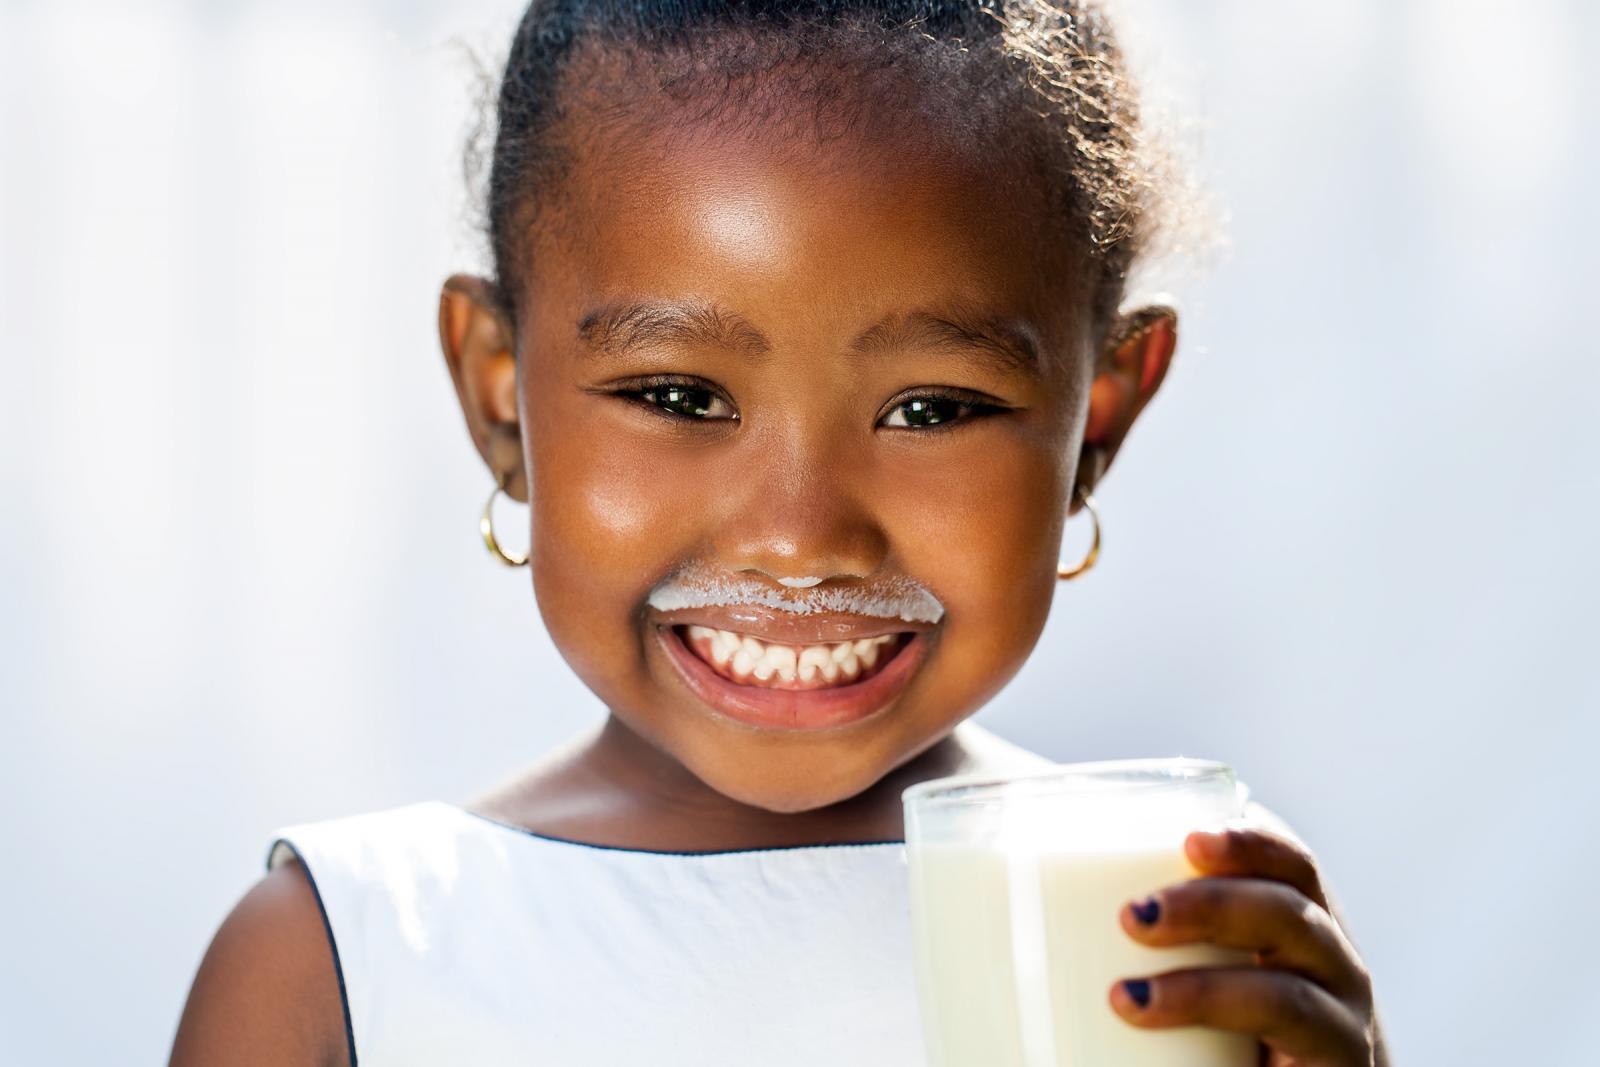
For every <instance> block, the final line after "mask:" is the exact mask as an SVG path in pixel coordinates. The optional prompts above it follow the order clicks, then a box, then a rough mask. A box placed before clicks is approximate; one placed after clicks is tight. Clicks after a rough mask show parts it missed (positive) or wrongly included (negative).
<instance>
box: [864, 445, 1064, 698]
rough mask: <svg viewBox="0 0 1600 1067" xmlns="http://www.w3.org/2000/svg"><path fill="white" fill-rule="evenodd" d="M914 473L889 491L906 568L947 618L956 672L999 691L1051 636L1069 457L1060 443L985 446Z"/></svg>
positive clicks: (948, 648) (909, 470) (947, 651)
mask: <svg viewBox="0 0 1600 1067" xmlns="http://www.w3.org/2000/svg"><path fill="white" fill-rule="evenodd" d="M954 451H955V450H954V448H952V458H951V460H950V461H949V462H933V461H932V458H931V457H930V461H929V462H927V463H925V464H917V465H915V466H912V465H907V466H906V467H905V469H904V472H903V473H902V476H901V477H900V478H898V479H897V480H896V483H895V488H894V489H893V490H892V491H893V492H894V494H895V497H896V504H895V511H896V513H898V514H901V515H903V516H909V517H910V519H909V521H907V522H905V523H903V524H902V527H901V533H902V536H901V538H900V543H901V546H902V552H903V565H904V566H905V567H906V569H907V570H909V571H910V572H911V573H912V574H914V575H916V576H917V577H918V578H920V579H922V580H923V581H925V582H927V583H928V584H929V585H930V587H931V588H933V590H934V592H935V593H936V594H937V595H938V597H939V599H940V600H941V601H943V602H944V605H945V608H946V610H947V622H946V627H945V629H946V631H947V635H946V641H945V646H944V652H945V654H947V655H948V656H949V657H951V658H952V659H955V660H959V661H960V662H959V663H951V664H950V666H951V668H952V669H959V670H961V671H963V672H964V673H965V674H966V676H967V677H968V678H970V679H972V680H973V681H974V682H977V681H979V680H980V679H983V678H985V677H990V678H992V679H993V682H992V684H991V685H990V686H988V687H987V688H988V689H989V690H990V691H992V690H993V689H998V688H999V686H1000V685H1002V684H1004V682H1005V681H1007V680H1009V678H1010V676H1011V674H1013V673H1015V671H1016V670H1017V669H1018V668H1020V666H1021V664H1022V661H1023V660H1025V659H1026V658H1027V655H1028V653H1029V652H1030V651H1032V649H1033V646H1034V643H1035V642H1036V641H1037V640H1038V637H1039V634H1040V632H1041V631H1042V630H1043V628H1044V624H1045V620H1046V619H1047V617H1048V615H1049V611H1050V602H1051V599H1052V597H1053V596H1054V592H1055V585H1056V577H1055V574H1056V563H1057V560H1056V553H1057V549H1058V547H1059V544H1060V539H1061V532H1062V524H1063V521H1064V517H1065V510H1066V496H1065V489H1064V486H1065V485H1066V481H1067V464H1066V461H1065V454H1066V453H1065V450H1064V449H1063V448H1061V447H1060V445H1059V442H1057V441H1056V440H1055V439H1053V438H1038V439H1035V438H1029V437H1027V436H1024V435H1018V436H1014V437H1009V436H1008V437H1002V436H1001V435H994V436H993V437H992V438H989V439H986V441H985V447H983V448H982V449H963V450H962V452H963V455H962V457H961V458H960V459H959V460H958V459H956V458H955V457H954Z"/></svg>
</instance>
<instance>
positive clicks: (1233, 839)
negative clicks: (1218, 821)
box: [1184, 830, 1328, 908]
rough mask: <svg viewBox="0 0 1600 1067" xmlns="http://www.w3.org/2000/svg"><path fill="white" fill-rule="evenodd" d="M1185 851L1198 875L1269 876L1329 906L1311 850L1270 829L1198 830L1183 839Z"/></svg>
mask: <svg viewBox="0 0 1600 1067" xmlns="http://www.w3.org/2000/svg"><path fill="white" fill-rule="evenodd" d="M1184 851H1185V853H1186V854H1187V855H1188V857H1189V862H1190V863H1192V864H1194V866H1195V869H1196V870H1198V871H1199V872H1200V873H1201V874H1212V875H1221V876H1233V877H1238V876H1245V877H1253V878H1270V879H1271V880H1273V881H1274V882H1284V883H1286V884H1288V885H1292V886H1294V887H1295V888H1296V889H1298V890H1300V892H1302V893H1304V894H1305V895H1306V896H1307V897H1308V898H1310V899H1311V900H1312V901H1313V902H1315V903H1316V904H1318V905H1320V906H1322V907H1324V908H1326V907H1327V906H1328V898H1327V895H1326V894H1325V893H1324V892H1323V890H1322V876H1321V874H1320V873H1318V871H1317V861H1316V860H1315V859H1314V858H1313V857H1312V855H1311V853H1309V852H1307V851H1306V850H1305V847H1304V846H1303V845H1301V844H1299V843H1297V842H1294V841H1291V840H1289V839H1288V838H1286V837H1283V836H1282V835H1280V834H1275V833H1272V832H1271V831H1270V830H1220V831H1217V832H1215V833H1212V832H1207V831H1197V832H1195V833H1192V834H1190V835H1189V836H1188V838H1187V839H1185V841H1184Z"/></svg>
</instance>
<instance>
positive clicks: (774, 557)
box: [713, 427, 889, 585]
mask: <svg viewBox="0 0 1600 1067" xmlns="http://www.w3.org/2000/svg"><path fill="white" fill-rule="evenodd" d="M861 451H862V450H861V449H860V448H858V447H857V448H852V447H849V442H847V441H846V440H845V439H844V437H843V435H838V434H833V435H830V434H829V433H828V432H827V431H826V429H824V428H821V427H812V428H810V429H800V428H793V429H792V432H787V431H786V432H785V433H783V434H782V435H781V436H780V435H779V434H777V433H772V434H766V435H763V439H762V440H759V441H757V440H752V441H751V442H750V443H749V445H748V447H746V448H744V449H741V450H740V452H739V454H738V456H737V460H736V470H735V471H734V472H732V473H730V474H729V475H728V476H727V477H725V478H724V479H723V480H722V481H723V485H724V487H726V488H727V489H729V490H731V491H729V492H726V493H724V494H722V497H721V499H722V500H723V502H724V507H723V508H722V509H720V513H719V514H718V515H717V516H716V519H715V521H716V523H717V529H716V531H715V533H714V535H713V538H714V541H715V543H716V551H717V556H718V558H719V559H721V560H722V561H723V563H724V564H726V565H727V566H729V567H731V568H732V569H734V570H740V571H749V572H757V573H761V574H764V575H767V576H769V577H771V578H772V579H774V580H777V579H780V578H789V579H802V580H804V579H812V578H816V579H821V580H824V581H826V580H827V579H829V578H850V577H866V576H867V575H870V574H873V573H875V572H877V571H878V570H879V569H880V568H881V567H882V566H883V563H884V560H885V558H886V557H887V555H888V551H889V538H888V535H887V533H886V531H885V528H884V524H883V521H882V517H881V516H879V515H877V514H875V512H874V509H873V504H874V494H873V492H872V485H871V481H872V474H871V470H870V468H869V467H868V466H867V465H866V464H865V463H864V462H862V460H861ZM852 454H853V455H852ZM783 584H785V585H797V584H815V583H809V582H804V581H802V582H801V583H796V582H793V581H789V582H784V583H783Z"/></svg>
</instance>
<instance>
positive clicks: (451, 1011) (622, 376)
mask: <svg viewBox="0 0 1600 1067" xmlns="http://www.w3.org/2000/svg"><path fill="white" fill-rule="evenodd" d="M497 118H498V126H497V131H496V137H495V142H494V146H493V153H492V161H491V170H490V173H489V183H488V205H487V207H488V211H487V217H488V221H489V238H490V245H491V248H492V250H493V255H494V275H493V277H491V278H479V277H470V276H465V275H457V276H455V277H452V278H450V279H449V280H448V281H447V282H446V283H445V285H444V291H443V294H442V299H441V302H440V308H439V332H440V339H441V342H442V346H443V350H444V356H445V359H446V361H447V363H448V366H449V370H450V374H451V377H452V379H453V381H454V384H455V388H456V392H457V395H458V398H459V401H460V406H461V409H462V411H463V413H464V415H465V418H466V423H467V427H468V430H469V431H470V434H471V437H472V441H473V442H474V444H475V445H476V447H477V449H478V452H479V453H480V454H481V456H482V458H483V461H484V463H485V464H486V466H487V469H488V480H487V482H486V485H485V488H486V491H487V490H489V489H493V490H494V493H495V494H496V495H498V494H499V493H501V492H503V493H504V494H505V495H507V496H509V497H511V498H513V499H515V500H517V501H522V502H525V503H527V504H528V505H529V510H528V533H529V536H530V541H529V551H528V555H527V557H526V559H525V560H524V559H522V558H520V557H516V556H513V555H511V554H509V553H508V552H507V551H506V550H505V549H504V548H502V547H501V546H500V544H499V539H498V535H497V533H496V531H495V529H494V527H493V524H492V522H490V521H489V516H490V515H492V514H493V513H492V511H490V510H489V509H488V508H486V510H485V527H484V532H485V536H486V537H487V539H488V540H489V542H490V545H491V548H492V550H493V551H494V552H495V554H496V555H497V556H498V557H499V558H500V559H501V560H502V561H503V562H505V563H507V564H511V565H520V564H524V563H525V564H526V566H527V568H528V570H529V572H530V574H531V579H532V587H533V591H534V594H535V599H536V601H537V605H538V610H539V613H540V615H541V617H542V618H543V620H544V623H545V626H546V627H547V629H548V631H549V633H550V636H551V639H552V640H553V641H554V643H555V645H556V647H557V648H558V649H559V650H560V652H561V654H562V656H563V657H564V658H565V659H566V661H567V663H569V664H570V665H571V667H572V669H573V670H574V671H575V672H577V674H578V676H579V677H580V678H581V679H582V680H583V682H584V683H585V684H586V685H587V686H588V687H589V688H590V689H591V690H593V692H594V693H595V694H596V695H597V696H598V697H599V698H600V700H601V701H602V702H603V703H604V705H605V707H606V709H607V710H608V714H607V715H606V717H605V719H604V721H603V722H601V723H599V724H597V725H596V726H595V727H594V728H593V729H592V730H589V731H586V732H585V733H584V734H583V735H582V736H580V737H577V738H574V739H572V740H571V741H570V742H569V743H568V744H566V745H564V746H562V747H561V748H560V749H559V750H557V751H555V752H552V753H548V754H546V755H545V756H544V757H543V758H541V759H539V760H537V761H536V762H534V763H533V764H532V765H531V766H529V767H528V768H527V769H526V770H525V771H524V772H522V773H521V774H519V775H517V776H516V777H515V778H513V779H512V780H510V781H507V782H504V783H501V784H499V785H498V786H496V787H494V788H492V789H489V790H486V791H485V792H484V793H483V794H481V795H480V796H478V797H476V798H474V799H471V800H470V801H466V802H463V803H459V804H458V803H453V802H443V801H421V802H418V803H416V804H411V805H406V806H404V807H401V808H394V809H388V810H385V811H379V812H370V813H365V814H361V815H353V816H346V817H343V818H336V819H329V820H325V821H322V822H315V823H308V824H303V825H300V826H295V827H286V828H284V829H283V830H282V831H280V832H279V833H278V834H277V835H276V838H275V840H274V841H273V842H272V848H271V850H270V853H269V858H268V866H269V871H268V873H267V874H266V875H265V876H264V877H263V878H262V879H261V881H260V882H259V883H258V884H257V885H256V886H255V887H254V888H252V889H251V890H250V891H249V893H247V894H246V895H245V897H244V898H243V899H242V900H241V901H240V902H239V904H238V905H237V906H236V907H235V909H234V910H233V912H232V913H231V914H230V915H229V917H228V918H227V920H226V921H225V922H224V923H223V924H222V927H221V929H220V930H219V931H218V932H217V935H216V937H215V939H214V941H213V943H212V945H211V947H210V949H209V950H208V952H207V954H206V957H205V959H204V961H203V962H202V964H201V966H200V969H199V973H198V975H197V976H196V979H195V984H194V988H193V990H192V992H191V994H190V1000H189V1003H188V1006H187V1008H186V1010H185V1013H184V1017H183V1020H182V1023H181V1024H180V1028H179V1032H178V1035H177V1040H176V1044H175V1047H174V1050H173V1062H174V1063H176V1064H184V1065H188V1064H202V1063H204V1064H210V1063H221V1062H227V1063H236V1064H275V1065H284V1064H307V1065H319V1067H320V1065H325V1064H328V1065H331V1064H340V1065H342V1064H352V1065H353V1064H355V1063H356V1062H358V1056H359V1062H361V1063H362V1064H364V1065H367V1067H389V1065H394V1064H424V1063H427V1064H444V1063H459V1064H474V1065H487V1064H509V1063H523V1064H544V1063H548V1064H558V1065H583V1064H623V1063H646V1062H647V1063H651V1064H657V1065H663V1064H690V1063H694V1064H724V1063H728V1064H731V1063H751V1064H762V1065H765V1067H773V1065H777V1067H783V1065H790V1064H793V1065H800V1064H806V1065H819V1067H820V1065H829V1067H850V1065H857V1064H859V1065H863V1067H865V1065H868V1064H871V1065H875V1067H881V1065H889V1067H892V1065H905V1067H912V1065H915V1064H920V1063H922V1062H924V1061H923V1052H922V1048H921V1036H920V1031H919V1028H918V1023H917V1018H916V1004H915V990H914V988H913V987H912V978H913V971H912V963H911V957H910V953H911V942H910V936H909V927H908V916H907V902H906V885H905V868H904V845H903V828H902V822H901V801H900V794H901V791H902V790H903V789H905V788H906V787H907V786H909V785H911V784H913V783H916V782H919V781H923V780H926V779H928V778H933V777H939V776H943V775H947V774H954V773H969V772H985V773H1001V772H1010V771H1023V770H1033V769H1038V768H1040V767H1044V766H1048V764H1049V761H1047V760H1046V759H1044V757H1042V756H1039V755H1036V754H1034V753H1030V752H1027V751H1025V750H1023V749H1020V748H1018V747H1016V746H1014V745H1011V744H1009V743H1007V742H1005V741H1003V740H1002V739H1000V738H998V737H996V736H994V735H992V734H990V733H988V732H986V731H984V730H982V729H980V728H978V727H977V726H976V725H975V724H972V723H966V722H965V720H967V719H968V718H969V717H970V716H972V715H973V714H974V713H975V712H977V711H978V710H979V709H980V708H982V707H983V706H984V704H985V703H986V702H987V701H988V700H989V699H990V698H991V697H993V696H994V695H995V694H996V693H997V692H998V691H999V690H1000V689H1001V688H1002V687H1003V686H1004V685H1005V684H1006V683H1007V682H1008V681H1009V680H1010V679H1011V678H1012V677H1013V676H1014V675H1015V674H1016V672H1017V671H1018V669H1019V668H1020V667H1021V666H1022V664H1023V662H1024V661H1025V660H1026V659H1027V657H1028V656H1029V655H1030V654H1031V653H1032V651H1033V650H1034V648H1035V645H1036V643H1037V641H1038V639H1039V636H1040V633H1041V631H1042V629H1043V627H1044V624H1045V620H1046V617H1047V615H1048V613H1049V610H1050V605H1051V601H1052V598H1053V597H1054V595H1055V591H1056V589H1057V588H1059V586H1060V582H1061V579H1062V578H1067V577H1076V576H1077V575H1079V574H1081V573H1083V571H1084V570H1086V569H1087V564H1092V562H1093V559H1092V557H1091V558H1090V559H1088V560H1085V561H1084V562H1083V563H1081V564H1080V563H1079V562H1078V561H1076V560H1068V561H1062V560H1060V559H1059V558H1058V552H1059V549H1060V545H1061V542H1062V533H1063V527H1064V525H1065V524H1066V522H1067V521H1068V519H1069V517H1071V516H1074V515H1077V514H1079V513H1085V519H1084V520H1082V521H1086V522H1087V521H1093V523H1094V524H1095V530H1096V545H1097V546H1098V517H1097V516H1096V515H1091V514H1087V513H1089V512H1091V511H1092V509H1093V498H1092V492H1093V490H1094V488H1095V487H1096V486H1097V485H1098V484H1099V482H1100V480H1101V479H1102V478H1103V477H1105V475H1106V472H1107V470H1108V468H1109V466H1110V464H1111V462H1112V460H1113V459H1114V458H1115V456H1116V454H1117V451H1118V449H1119V447H1120V445H1121V444H1122V442H1123V440H1124V439H1125V437H1126V436H1127V434H1128V432H1129V430H1130V428H1131V427H1132V425H1133V424H1134V421H1135V420H1136V418H1137V417H1138V416H1139V415H1140V413H1141V412H1142V411H1143V410H1144V408H1145V406H1146V405H1147V404H1148V402H1149V401H1150V399H1151V398H1152V396H1154V394H1155V393H1156V391H1157V389H1158V388H1159V387H1160V385H1161V383H1162V380H1163V378H1164V377H1165V374H1166V371H1167V368H1168V365H1169V363H1170V361H1171V359H1172V357H1173V353H1174V349H1175V345H1176V336H1177V333H1176V316H1175V313H1174V312H1173V311H1172V310H1171V309H1170V308H1167V307H1163V306H1147V307H1131V308H1130V307H1124V304H1123V301H1124V299H1125V295H1126V293H1125V287H1126V280H1127V277H1128V273H1129V270H1130V268H1131V267H1132V266H1133V265H1134V264H1135V263H1136V261H1137V258H1138V256H1139V254H1140V252H1141V251H1142V250H1143V249H1145V248H1147V247H1148V244H1149V240H1150V238H1151V236H1152V234H1153V232H1154V228H1155V224H1156V221H1157V220H1158V218H1159V217H1160V215H1161V208H1162V197H1163V195H1164V192H1165V190H1164V188H1163V187H1162V186H1161V185H1160V183H1159V182H1158V181H1156V179H1155V177H1154V176H1155V175H1156V174H1157V173H1158V172H1157V171H1155V170H1152V169H1149V168H1147V166H1146V162H1147V161H1146V159H1145V156H1144V153H1143V151H1142V148H1143V139H1142V137H1141V134H1140V129H1139V125H1138V108H1137V102H1136V99H1135V96H1134V93H1133V90H1132V88H1131V85H1130V83H1129V81H1128V78H1127V76H1126V73H1125V71H1124V69H1123V60H1122V57H1121V55H1120V53H1119V51H1118V49H1117V47H1116V44H1115V41H1114V39H1113V36H1112V34H1111V31H1110V28H1109V26H1108V24H1107V20H1106V18H1105V16H1104V14H1103V12H1101V11H1100V10H1099V9H1098V8H1097V7H1095V6H1093V5H1090V4H1085V3H1065V4H1062V5H1061V6H1059V7H1052V6H1047V5H1045V4H1044V3H1042V2H1036V0H1011V2H1005V3H1001V2H998V0H994V2H991V0H817V2H793V3H781V2H776V0H765V2H764V0H747V2H743V3H738V2H712V0H632V2H626V0H536V2H535V3H534V4H533V6H532V7H531V8H530V9H529V10H528V12H527V14H526V15H525V16H524V18H523V20H522V23H521V25H520V27H519V28H518V30H517V33H516V36H515V39H514V41H513V44H512V48H511V51H510V56H509V59H508V61H507V64H506V68H505V71H504V76H503V79H502V83H501V90H500V97H499V104H498V109H497ZM490 501H491V503H492V502H493V501H494V496H490ZM464 518H465V517H464ZM507 540H508V541H509V540H513V538H507ZM539 699H540V698H539V694H537V693H530V694H528V699H527V704H528V711H529V714H538V711H539ZM462 725H463V728H465V729H471V722H470V718H469V717H464V718H463V723H462ZM1188 847H1189V855H1190V858H1191V860H1192V861H1193V863H1194V865H1195V866H1196V868H1197V870H1198V871H1199V873H1201V874H1202V875H1205V876H1206V877H1202V878H1198V879H1196V880H1194V881H1191V882H1187V883H1183V884H1181V885H1177V886H1172V887H1169V888H1166V889H1164V890H1162V891H1161V892H1159V893H1158V894H1156V895H1155V896H1154V897H1152V898H1151V899H1149V900H1147V901H1130V902H1129V903H1128V906H1127V907H1125V908H1124V910H1123V914H1122V915H1121V918H1120V921H1121V922H1122V924H1123V927H1124V929H1125V930H1126V931H1127V933H1128V935H1129V936H1130V937H1133V938H1136V939H1138V940H1140V941H1143V942H1144V943H1146V944H1149V945H1156V946H1160V945H1174V944H1181V943H1186V942H1191V941H1210V942H1214V943H1216V944H1220V945H1226V946H1230V947H1235V948H1246V949H1250V950H1253V951H1254V952H1255V953H1256V957H1255V959H1256V964H1255V965H1254V966H1250V967H1241V968H1213V969H1204V970H1189V971H1179V972H1175V973H1171V974H1166V975H1158V974H1152V975H1129V976H1127V980H1126V981H1123V982H1120V983H1118V984H1117V985H1116V986H1115V987H1113V988H1112V989H1110V990H1108V991H1107V997H1108V1003H1107V1004H1106V1005H1105V1007H1104V1010H1105V1011H1107V1012H1111V1011H1115V1012H1118V1013H1120V1014H1121V1015H1122V1016H1123V1017H1124V1018H1125V1020H1126V1021H1127V1023H1128V1025H1131V1026H1146V1027H1167V1026H1179V1025H1202V1026H1210V1027H1219V1028H1223V1029H1227V1030H1234V1031H1242V1032H1246V1033H1250V1034H1254V1035H1257V1036H1258V1038H1259V1039H1260V1041H1261V1042H1262V1046H1263V1055H1264V1056H1267V1057H1269V1059H1268V1060H1267V1062H1270V1063H1273V1064H1277V1065H1284V1064H1291V1063H1292V1064H1300V1065H1305V1067H1353V1065H1356V1064H1361V1065H1364V1067H1370V1065H1371V1064H1373V1063H1375V1062H1376V1063H1383V1062H1385V1056H1384V1054H1383V1052H1382V1048H1381V1039H1380V1037H1379V1034H1378V1028H1377V1022H1376V1017H1375V1014H1374V1009H1373V1002H1372V993H1371V984H1370V981H1369V980H1368V978H1367V976H1366V974H1365V971H1364V968H1363V967H1362V964H1361V961H1360V960H1359V958H1358V956H1357V954H1356V953H1355V951H1354V949H1353V948H1352V947H1351V943H1350V941H1349V939H1348V937H1347V936H1346V935H1345V933H1344V931H1343V929H1342V927H1341V925H1340V923H1339V922H1338V921H1337V920H1336V919H1335V918H1334V916H1333V915H1332V914H1331V912H1330V910H1329V906H1328V901H1327V899H1326V896H1325V894H1324V889H1323V887H1322V885H1321V881H1320V878H1319V876H1318V872H1317V869H1316V865H1315V862H1314V860H1313V859H1312V858H1311V857H1310V855H1309V854H1308V853H1307V852H1306V851H1305V850H1304V847H1303V846H1302V845H1301V844H1300V843H1299V842H1297V841H1296V840H1294V839H1293V838H1292V837H1291V836H1289V835H1288V834H1287V832H1286V830H1283V829H1282V828H1281V826H1279V828H1278V829H1275V830H1272V831H1269V830H1265V829H1263V830H1234V831H1230V832H1227V833H1225V834H1221V835H1205V834H1197V835H1194V836H1193V837H1191V838H1190V841H1189V844H1188ZM1107 921H1108V922H1114V921H1117V917H1115V916H1107ZM973 1067H978V1065H973Z"/></svg>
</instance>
